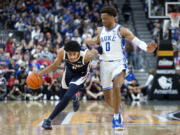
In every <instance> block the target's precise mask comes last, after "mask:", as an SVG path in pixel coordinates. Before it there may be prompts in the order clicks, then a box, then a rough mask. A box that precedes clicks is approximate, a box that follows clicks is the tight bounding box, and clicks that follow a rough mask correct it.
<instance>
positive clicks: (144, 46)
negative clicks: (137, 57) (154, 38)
mask: <svg viewBox="0 0 180 135" xmlns="http://www.w3.org/2000/svg"><path fill="white" fill-rule="evenodd" d="M132 44H133V45H136V46H138V47H139V48H141V49H142V50H144V51H147V44H146V43H145V42H144V41H142V40H140V39H139V38H137V37H135V38H133V40H132Z"/></svg>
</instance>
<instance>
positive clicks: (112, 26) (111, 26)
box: [106, 23, 117, 30]
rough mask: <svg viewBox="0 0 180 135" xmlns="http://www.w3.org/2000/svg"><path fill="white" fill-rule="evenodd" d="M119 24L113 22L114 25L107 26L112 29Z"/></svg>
mask: <svg viewBox="0 0 180 135" xmlns="http://www.w3.org/2000/svg"><path fill="white" fill-rule="evenodd" d="M116 25H117V24H116V23H112V25H110V26H109V27H106V29H107V30H111V29H113V28H114V27H115V26H116Z"/></svg>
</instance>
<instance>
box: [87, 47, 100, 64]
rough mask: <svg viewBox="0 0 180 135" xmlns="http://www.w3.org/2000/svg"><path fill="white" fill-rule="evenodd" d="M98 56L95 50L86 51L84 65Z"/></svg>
mask: <svg viewBox="0 0 180 135" xmlns="http://www.w3.org/2000/svg"><path fill="white" fill-rule="evenodd" d="M97 56H98V51H97V50H96V49H92V50H87V52H86V55H85V58H84V63H88V62H89V61H91V60H93V59H95V58H96V57H97Z"/></svg>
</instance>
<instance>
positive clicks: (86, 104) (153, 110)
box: [0, 101, 180, 135]
mask: <svg viewBox="0 0 180 135" xmlns="http://www.w3.org/2000/svg"><path fill="white" fill-rule="evenodd" d="M56 104H57V102H55V101H28V102H27V101H2V102H0V135H180V102H178V101H173V102H165V101H164V102H157V101H156V102H155V101H149V102H144V103H139V102H132V103H129V104H127V103H123V116H124V125H125V129H124V130H122V131H114V130H113V129H112V128H111V118H112V113H111V112H112V110H111V108H109V107H108V106H107V105H106V104H104V102H103V101H99V102H97V101H82V102H81V106H80V109H79V111H78V112H73V111H72V103H70V104H69V106H68V107H67V108H66V109H65V110H64V111H63V112H62V113H61V114H59V115H58V116H57V117H56V118H55V119H54V121H53V123H52V124H53V130H43V129H42V128H41V124H42V121H43V119H44V118H46V117H47V116H48V115H49V114H50V113H51V111H52V109H53V108H54V106H55V105H56Z"/></svg>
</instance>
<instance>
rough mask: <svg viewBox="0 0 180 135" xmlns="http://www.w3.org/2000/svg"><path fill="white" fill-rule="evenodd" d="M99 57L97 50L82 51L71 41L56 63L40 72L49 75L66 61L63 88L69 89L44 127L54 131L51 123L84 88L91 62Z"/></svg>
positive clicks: (61, 50) (62, 49)
mask: <svg viewBox="0 0 180 135" xmlns="http://www.w3.org/2000/svg"><path fill="white" fill-rule="evenodd" d="M96 56H98V51H97V50H95V49H92V50H85V51H81V47H80V45H79V44H78V42H76V41H69V42H68V43H66V44H65V46H64V48H61V49H60V50H58V52H57V57H56V59H55V61H54V63H53V64H52V65H50V66H48V67H47V68H45V69H44V70H42V71H40V72H39V75H40V76H42V75H44V74H48V73H50V72H52V71H54V70H55V69H56V68H57V67H58V66H59V65H60V64H61V63H62V61H63V60H64V61H65V71H64V73H63V77H62V82H61V83H62V88H63V89H67V91H66V93H65V95H64V96H63V98H62V99H61V101H60V102H59V103H58V104H57V105H56V107H55V109H54V111H53V112H52V113H51V114H50V116H49V117H48V118H47V119H45V120H44V122H43V124H42V127H43V128H44V129H52V126H51V121H52V120H53V119H54V118H55V117H56V116H57V115H58V114H59V113H60V112H61V111H63V110H64V109H65V107H66V106H67V105H68V103H69V101H70V100H71V99H72V97H73V96H74V95H75V93H76V92H77V91H78V90H79V89H81V88H82V87H83V83H84V82H85V80H86V78H87V76H88V70H89V62H90V61H91V60H92V59H93V58H94V57H96Z"/></svg>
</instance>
